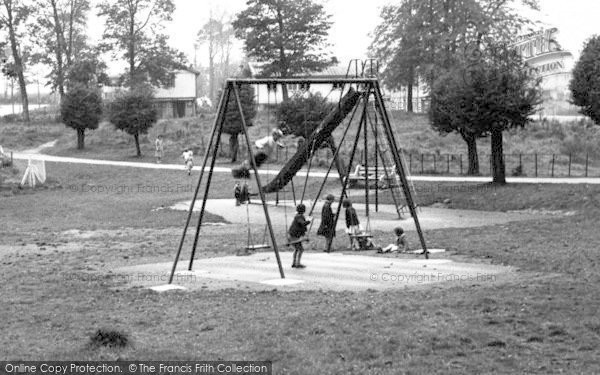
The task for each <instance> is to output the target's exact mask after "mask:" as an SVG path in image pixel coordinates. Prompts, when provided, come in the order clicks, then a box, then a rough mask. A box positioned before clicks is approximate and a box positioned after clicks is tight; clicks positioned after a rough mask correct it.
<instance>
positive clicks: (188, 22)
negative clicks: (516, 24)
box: [168, 0, 600, 63]
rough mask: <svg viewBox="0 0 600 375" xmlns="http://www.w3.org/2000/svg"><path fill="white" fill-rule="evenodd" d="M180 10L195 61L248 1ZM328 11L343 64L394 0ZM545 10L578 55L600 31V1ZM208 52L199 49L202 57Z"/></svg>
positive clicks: (180, 38)
mask: <svg viewBox="0 0 600 375" xmlns="http://www.w3.org/2000/svg"><path fill="white" fill-rule="evenodd" d="M175 3H176V6H177V10H176V13H175V15H174V22H173V23H172V24H171V25H169V26H168V32H169V34H170V35H171V38H172V42H173V45H174V46H176V47H177V48H179V49H180V50H182V51H184V52H186V53H187V54H188V56H189V57H190V61H192V60H193V53H194V47H193V44H194V37H195V33H196V31H197V30H198V29H199V28H200V27H201V26H202V25H203V24H204V23H205V22H206V21H207V20H208V17H209V14H210V9H211V8H212V9H213V14H217V15H220V14H223V13H228V14H231V15H234V14H236V13H237V12H239V11H241V10H242V9H244V8H245V5H246V1H245V0H175ZM324 3H325V7H326V10H327V11H328V12H329V13H330V14H331V15H332V21H333V26H332V28H331V32H330V41H331V43H332V44H333V52H334V53H335V55H336V56H337V57H338V59H339V60H340V61H342V63H346V62H347V61H348V60H350V59H353V58H364V57H365V56H366V51H367V47H368V46H369V44H370V41H371V37H370V36H369V34H370V33H371V32H372V31H373V29H374V28H375V27H376V26H377V24H378V23H379V12H380V9H381V7H382V6H383V5H385V4H388V3H394V1H390V0H326V1H325V2H324ZM540 3H541V7H542V10H541V12H539V13H538V14H537V17H538V18H539V19H540V20H543V21H544V22H545V23H546V24H547V25H549V26H555V27H558V28H559V29H560V35H559V41H560V42H561V44H562V45H563V47H564V48H565V49H568V50H570V51H571V52H573V54H574V55H576V57H577V56H578V54H579V51H580V50H581V47H582V44H583V42H584V40H585V39H586V38H588V37H589V36H591V35H593V34H596V33H600V27H599V26H598V25H600V22H599V21H598V17H599V16H600V1H599V0H541V1H540ZM202 55H205V52H204V51H203V50H200V51H198V56H199V61H202V60H201V59H200V57H201V56H202Z"/></svg>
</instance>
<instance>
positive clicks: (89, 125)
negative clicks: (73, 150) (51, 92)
mask: <svg viewBox="0 0 600 375" xmlns="http://www.w3.org/2000/svg"><path fill="white" fill-rule="evenodd" d="M60 114H61V119H62V122H63V123H64V124H65V125H66V126H68V127H70V128H73V129H75V130H76V131H77V149H78V150H81V149H83V148H84V147H85V130H86V129H97V128H98V124H99V123H100V118H101V117H102V98H101V96H100V92H99V90H98V89H97V88H90V87H85V86H75V87H71V88H70V89H69V91H68V92H67V93H65V96H64V97H63V99H62V102H61V105H60Z"/></svg>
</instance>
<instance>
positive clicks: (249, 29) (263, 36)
mask: <svg viewBox="0 0 600 375" xmlns="http://www.w3.org/2000/svg"><path fill="white" fill-rule="evenodd" d="M247 5H248V7H247V8H246V9H245V10H244V11H242V12H241V13H239V14H238V15H237V17H236V19H235V21H234V22H233V28H234V29H235V35H236V37H238V38H240V39H243V40H244V43H245V44H244V46H245V50H246V54H247V56H248V58H250V59H254V60H256V61H257V62H259V63H262V64H263V65H262V68H261V70H262V71H261V72H260V75H262V76H273V75H277V76H279V77H282V78H286V77H290V76H293V75H298V74H302V73H307V72H318V71H322V70H323V69H325V68H327V67H328V66H331V65H333V64H335V63H337V59H336V58H335V57H332V55H331V53H330V52H329V51H327V49H328V48H329V44H328V43H327V36H328V33H329V29H330V27H331V22H330V21H329V18H330V15H328V14H326V13H325V11H324V9H323V6H322V5H320V4H316V3H314V2H313V1H312V0H248V1H247ZM282 94H283V100H284V101H287V100H288V98H289V95H288V90H287V87H286V85H283V90H282Z"/></svg>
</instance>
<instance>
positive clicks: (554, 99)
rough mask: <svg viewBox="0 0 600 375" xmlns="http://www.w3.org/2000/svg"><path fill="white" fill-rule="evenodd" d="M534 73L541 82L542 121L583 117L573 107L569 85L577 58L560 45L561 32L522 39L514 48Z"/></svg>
mask: <svg viewBox="0 0 600 375" xmlns="http://www.w3.org/2000/svg"><path fill="white" fill-rule="evenodd" d="M514 48H516V50H517V52H519V54H521V56H522V57H523V59H524V60H525V62H526V63H527V65H528V66H529V67H530V69H531V71H532V73H534V75H535V76H537V77H539V78H540V79H541V89H542V101H543V102H542V104H541V106H540V110H539V112H538V115H539V117H542V118H550V119H557V120H569V119H574V118H578V117H580V114H579V109H578V107H576V106H574V105H572V104H571V103H570V102H569V101H570V99H571V91H570V90H569V82H570V81H571V78H572V75H573V74H572V70H573V66H574V64H575V62H574V58H573V54H571V52H569V51H566V50H564V49H563V48H562V47H561V45H560V43H559V42H558V29H557V28H550V29H545V30H541V31H538V32H535V33H532V34H528V35H524V36H522V37H520V38H519V39H518V40H517V42H516V43H515V45H514Z"/></svg>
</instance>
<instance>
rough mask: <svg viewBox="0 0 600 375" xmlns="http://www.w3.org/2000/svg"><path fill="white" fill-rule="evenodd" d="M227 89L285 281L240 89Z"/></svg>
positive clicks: (230, 83)
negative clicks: (237, 111)
mask: <svg viewBox="0 0 600 375" xmlns="http://www.w3.org/2000/svg"><path fill="white" fill-rule="evenodd" d="M227 87H228V91H232V90H233V93H234V95H235V100H236V102H237V107H238V110H239V112H240V120H241V122H242V129H243V131H244V138H245V139H246V146H247V147H248V155H249V157H250V164H251V165H252V170H253V171H254V177H255V178H256V185H257V186H258V194H259V195H260V200H261V202H262V206H263V210H264V212H265V220H266V222H267V227H268V228H269V234H270V236H271V244H272V245H273V251H274V252H275V258H276V259H277V266H278V267H279V275H280V276H281V278H282V279H284V278H285V274H284V272H283V266H282V265H281V258H280V256H279V248H278V247H277V240H276V239H275V232H274V231H273V225H272V223H271V217H270V216H269V209H268V208H267V202H266V199H265V192H264V191H263V187H262V184H261V183H260V176H259V175H258V168H257V166H256V161H255V160H254V153H253V152H252V145H251V144H250V137H249V136H248V127H247V124H246V118H245V117H244V111H243V109H242V102H241V100H240V94H239V89H238V87H237V86H236V85H234V84H233V83H232V82H227Z"/></svg>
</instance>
